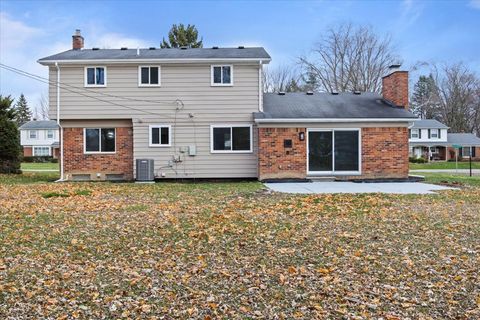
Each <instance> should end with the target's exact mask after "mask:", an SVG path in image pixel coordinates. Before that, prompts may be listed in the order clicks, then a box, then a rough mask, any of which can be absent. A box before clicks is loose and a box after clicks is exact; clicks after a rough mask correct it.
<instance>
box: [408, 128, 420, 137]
mask: <svg viewBox="0 0 480 320" xmlns="http://www.w3.org/2000/svg"><path fill="white" fill-rule="evenodd" d="M410 133H411V135H410V136H411V138H412V139H418V138H420V134H419V129H412V130H411V131H410Z"/></svg>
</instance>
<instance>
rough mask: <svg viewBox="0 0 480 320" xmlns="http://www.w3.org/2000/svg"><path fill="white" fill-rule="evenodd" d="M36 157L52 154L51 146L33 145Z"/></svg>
mask: <svg viewBox="0 0 480 320" xmlns="http://www.w3.org/2000/svg"><path fill="white" fill-rule="evenodd" d="M33 155H34V156H35V157H46V156H49V155H50V147H33Z"/></svg>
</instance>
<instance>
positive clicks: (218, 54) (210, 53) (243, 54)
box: [38, 47, 271, 63]
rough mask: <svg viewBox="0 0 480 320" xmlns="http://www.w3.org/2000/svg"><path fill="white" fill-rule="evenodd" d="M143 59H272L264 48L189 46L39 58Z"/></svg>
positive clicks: (87, 51)
mask: <svg viewBox="0 0 480 320" xmlns="http://www.w3.org/2000/svg"><path fill="white" fill-rule="evenodd" d="M107 59H108V60H110V59H115V60H117V59H121V60H142V59H152V60H155V59H158V60H162V59H212V60H215V59H220V60H221V59H252V60H270V59H271V58H270V55H269V54H268V53H267V51H265V49H264V48H262V47H258V48H244V49H239V48H218V49H213V48H187V49H186V50H182V49H159V48H156V49H155V50H150V49H140V54H139V55H137V49H127V50H121V49H99V50H93V49H82V50H68V51H65V52H62V53H58V54H54V55H52V56H48V57H45V58H42V59H40V60H38V62H40V63H42V62H47V61H61V60H107Z"/></svg>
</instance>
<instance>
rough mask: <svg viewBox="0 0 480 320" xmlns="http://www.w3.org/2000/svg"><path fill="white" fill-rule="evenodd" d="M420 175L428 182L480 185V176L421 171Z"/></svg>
mask: <svg viewBox="0 0 480 320" xmlns="http://www.w3.org/2000/svg"><path fill="white" fill-rule="evenodd" d="M419 175H421V176H424V177H425V181H426V182H430V183H435V184H458V185H466V186H480V176H478V175H477V176H473V177H470V176H467V175H464V174H450V173H437V172H432V173H430V172H421V173H420V172H419Z"/></svg>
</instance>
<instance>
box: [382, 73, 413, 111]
mask: <svg viewBox="0 0 480 320" xmlns="http://www.w3.org/2000/svg"><path fill="white" fill-rule="evenodd" d="M382 95H383V97H384V98H385V99H387V100H390V101H391V102H393V103H395V104H396V105H397V106H402V107H405V109H408V71H395V72H393V73H391V74H389V75H388V76H385V77H383V79H382Z"/></svg>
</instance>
